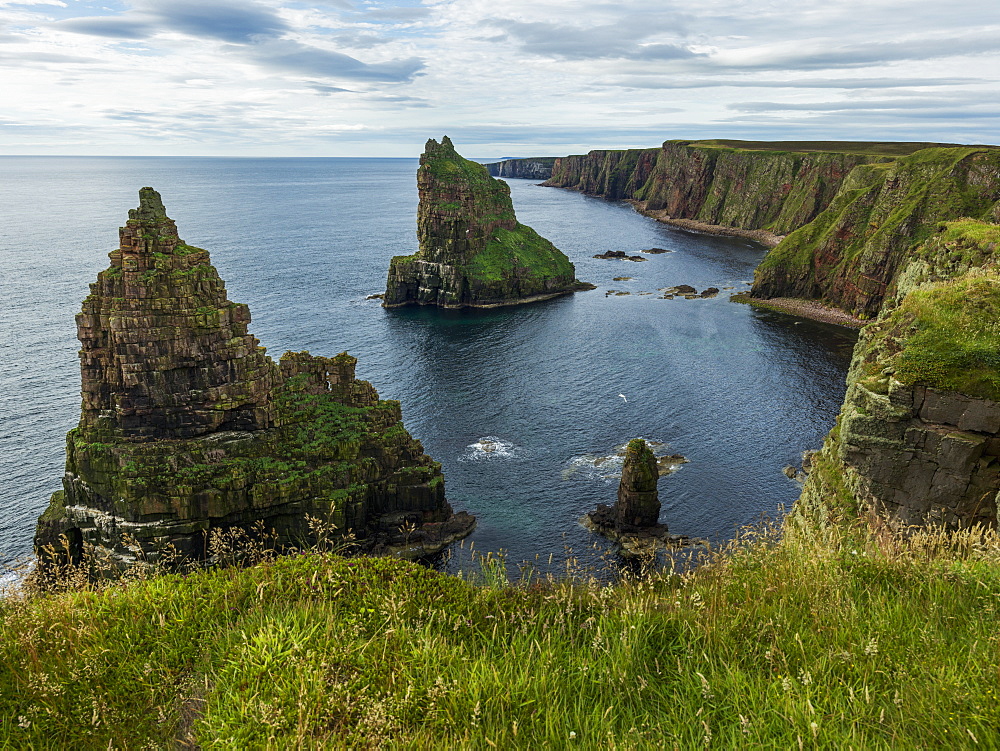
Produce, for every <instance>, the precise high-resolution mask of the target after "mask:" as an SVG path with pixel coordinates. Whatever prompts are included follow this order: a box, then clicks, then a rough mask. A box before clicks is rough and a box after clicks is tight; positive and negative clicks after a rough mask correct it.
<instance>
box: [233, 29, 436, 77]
mask: <svg viewBox="0 0 1000 751" xmlns="http://www.w3.org/2000/svg"><path fill="white" fill-rule="evenodd" d="M249 52H250V54H251V56H252V58H253V59H254V60H255V61H256V62H258V63H260V64H262V65H265V66H267V67H271V68H276V69H279V70H285V71H289V72H292V73H302V74H306V75H311V76H321V77H329V78H341V79H344V78H346V79H350V80H353V81H383V82H401V81H410V80H412V79H413V77H414V76H415V75H416V74H417V73H418V72H419V71H420V70H421V69H422V68H423V67H424V64H423V61H421V60H419V59H418V58H406V59H403V60H391V61H389V62H385V63H372V64H368V63H363V62H361V61H360V60H357V59H355V58H353V57H351V56H350V55H344V54H342V53H340V52H332V51H330V50H322V49H319V48H317V47H309V46H306V45H304V44H300V43H299V42H295V41H292V40H290V39H275V40H270V41H267V42H264V43H261V44H257V45H254V46H253V47H252V48H251V49H250V50H249Z"/></svg>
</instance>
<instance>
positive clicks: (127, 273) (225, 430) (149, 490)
mask: <svg viewBox="0 0 1000 751" xmlns="http://www.w3.org/2000/svg"><path fill="white" fill-rule="evenodd" d="M120 239H121V243H120V247H119V249H118V250H116V251H114V252H113V253H112V254H111V261H112V266H111V269H109V270H108V271H104V272H101V273H100V274H99V275H98V281H97V283H95V284H93V285H91V294H90V295H89V296H88V297H87V299H86V300H85V302H84V306H83V312H82V313H81V314H80V315H79V316H77V325H78V335H79V338H80V340H81V344H82V348H81V350H80V360H81V370H82V375H83V379H82V380H83V409H82V416H81V420H80V424H79V426H78V427H77V428H74V429H73V430H71V431H70V432H69V434H68V435H67V441H66V443H67V446H66V454H67V460H66V473H65V475H64V480H63V485H64V490H63V491H62V492H60V493H57V494H56V495H54V496H53V498H52V502H51V504H50V506H49V508H48V509H47V510H46V511H45V513H43V514H42V516H41V517H40V519H39V523H38V530H37V534H36V549H38V550H39V551H40V552H43V560H44V559H45V557H46V555H48V554H47V553H44V551H45V549H46V548H47V547H51V548H54V549H56V550H59V549H61V548H62V547H63V544H62V538H63V537H65V539H66V540H67V542H68V544H69V546H70V547H71V548H72V551H71V553H70V557H71V558H73V559H74V560H78V559H79V558H80V555H81V552H82V550H83V548H84V547H85V546H86V545H93V546H94V548H95V549H97V550H101V551H104V553H106V554H107V555H109V556H110V557H111V558H112V559H116V560H119V561H126V560H129V559H132V558H134V557H136V556H139V557H140V558H144V559H146V560H149V561H153V560H156V559H157V558H158V557H160V556H162V555H164V554H165V552H166V551H167V550H172V551H173V552H174V553H179V554H181V556H183V557H190V558H196V559H201V558H205V557H206V556H208V555H209V553H210V541H209V538H208V535H209V533H210V532H211V531H212V530H226V529H230V528H240V529H255V528H257V527H258V525H262V526H263V528H264V529H265V530H267V531H268V532H272V531H273V535H274V539H273V540H272V541H271V544H275V545H277V546H279V547H281V546H284V547H287V546H294V545H301V544H308V543H309V542H310V541H311V540H312V539H313V536H314V532H315V530H314V529H313V527H311V526H310V522H309V517H313V518H316V519H320V520H323V521H324V523H326V524H328V525H329V524H332V525H333V526H334V527H335V528H336V529H337V530H338V531H339V533H341V534H345V533H347V532H348V531H350V532H353V533H354V534H355V535H357V536H358V537H359V538H362V539H363V541H364V543H363V544H365V545H367V546H368V547H370V548H372V547H379V546H382V547H384V546H385V545H393V544H395V542H393V541H394V540H395V538H396V537H398V535H399V529H398V528H399V526H400V525H401V524H404V523H405V524H410V525H418V526H420V525H431V526H433V525H438V524H441V523H445V522H450V520H452V519H453V515H452V513H451V507H450V506H449V505H448V503H447V501H446V500H445V496H444V482H443V478H442V476H441V466H440V464H438V463H437V462H435V461H433V460H432V459H431V458H430V457H428V456H427V455H426V454H424V452H423V447H422V446H421V444H420V442H419V441H416V440H414V439H413V437H412V436H411V435H410V434H409V433H408V432H407V431H406V429H405V428H404V427H403V424H402V421H401V420H402V415H401V410H400V405H399V402H396V401H382V400H379V398H378V394H377V393H376V392H375V389H374V388H373V387H372V385H371V384H370V383H367V382H366V381H359V380H357V379H356V378H355V376H354V371H355V365H356V363H357V360H356V359H355V358H354V357H351V356H350V355H348V354H347V353H346V352H344V353H341V354H339V355H337V356H336V357H331V358H327V357H318V356H314V355H311V354H310V353H308V352H286V353H285V355H284V356H283V357H282V358H281V360H280V362H278V363H275V362H274V361H273V360H271V358H269V357H268V356H267V355H266V354H265V353H264V348H263V347H261V346H260V345H259V343H258V342H257V340H256V339H255V338H254V337H253V336H251V335H250V334H249V332H248V330H247V324H248V323H249V321H250V312H249V310H248V308H247V306H245V305H242V304H238V303H233V302H231V301H229V300H228V299H227V297H226V292H225V285H224V284H223V282H222V280H221V279H220V278H219V275H218V272H217V271H216V270H215V267H214V266H212V264H211V262H210V260H209V257H208V253H207V252H206V251H204V250H202V249H200V248H195V247H193V246H189V245H185V244H184V243H182V242H181V241H180V240H179V238H178V237H177V233H176V227H175V226H174V223H173V222H172V221H171V220H170V219H169V218H168V217H167V216H166V213H165V211H164V210H163V204H162V202H161V201H160V198H159V195H158V194H156V192H155V191H153V190H152V189H151V188H144V189H143V190H142V191H141V193H140V207H139V209H136V210H133V211H131V212H130V213H129V221H128V224H127V225H126V227H123V228H122V229H121V231H120ZM459 516H461V515H459ZM466 522H467V523H466ZM471 522H472V520H471V518H467V519H463V524H458V525H457V527H461V528H460V529H458V528H452V527H449V532H448V535H450V536H452V537H454V536H461V534H462V533H463V530H464V533H467V532H468V531H469V530H470V529H471ZM454 526H455V525H453V527H454ZM421 529H423V527H421ZM435 534H436V533H432V532H428V533H426V534H425V533H424V532H422V531H420V530H418V531H416V532H413V533H412V534H410V536H409V537H408V538H407V542H408V543H409V542H415V543H416V546H417V547H419V546H420V545H422V544H424V542H426V544H427V549H428V551H429V552H430V551H432V550H433V549H440V547H439V546H437V543H438V542H440V541H441V540H442V539H444V538H443V537H441V536H440V535H438V536H435ZM125 536H127V538H128V539H127V540H126V539H125Z"/></svg>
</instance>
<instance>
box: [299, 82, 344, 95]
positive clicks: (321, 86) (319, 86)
mask: <svg viewBox="0 0 1000 751" xmlns="http://www.w3.org/2000/svg"><path fill="white" fill-rule="evenodd" d="M309 88H310V89H312V90H313V91H315V92H316V93H317V94H319V95H320V96H330V94H341V93H350V91H351V90H350V89H342V88H340V87H339V86H329V85H327V84H325V83H316V82H313V83H310V84H309Z"/></svg>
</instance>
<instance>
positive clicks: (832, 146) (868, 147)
mask: <svg viewBox="0 0 1000 751" xmlns="http://www.w3.org/2000/svg"><path fill="white" fill-rule="evenodd" d="M687 143H689V144H691V145H692V146H704V147H707V148H720V147H721V148H728V149H736V150H743V151H793V152H824V153H837V154H870V155H872V156H908V155H909V154H912V153H914V152H916V151H920V150H921V149H929V148H935V147H943V148H967V145H965V144H958V143H932V142H927V143H924V142H908V141H737V140H731V139H724V138H719V139H711V140H706V141H687Z"/></svg>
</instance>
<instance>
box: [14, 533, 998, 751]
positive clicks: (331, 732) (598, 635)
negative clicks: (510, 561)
mask: <svg viewBox="0 0 1000 751" xmlns="http://www.w3.org/2000/svg"><path fill="white" fill-rule="evenodd" d="M772 532H773V530H772ZM480 565H481V568H480V569H479V571H478V572H477V573H474V574H469V575H467V576H466V577H465V578H464V579H463V578H458V577H452V576H447V575H443V574H440V573H436V572H433V571H430V570H428V569H425V568H422V567H420V566H417V565H414V564H409V563H403V562H399V561H395V560H388V559H347V558H341V557H338V556H336V555H333V554H319V553H310V554H304V555H299V556H296V557H290V558H283V559H279V560H271V561H266V562H264V563H262V564H260V565H256V566H252V567H248V568H228V569H216V570H210V571H199V572H193V573H190V574H187V575H179V574H176V575H166V576H157V577H154V578H149V579H145V580H137V581H131V582H120V583H115V584H105V585H102V586H101V587H100V588H93V587H89V586H87V585H84V586H83V587H82V588H81V589H76V590H73V591H66V592H63V593H61V594H47V595H38V594H34V595H33V594H31V593H24V592H22V593H20V594H18V595H15V596H13V597H8V598H7V599H5V600H3V601H0V719H2V722H0V745H2V746H4V747H7V748H36V747H37V748H48V747H60V748H94V749H98V748H100V749H104V748H108V747H109V746H110V747H118V748H141V747H169V746H173V745H176V746H181V747H186V746H194V745H195V744H197V745H198V746H200V747H204V748H373V749H374V748H470V749H471V748H486V747H490V748H492V747H498V748H571V747H580V748H654V747H655V748H663V747H666V748H674V747H676V748H703V747H710V748H800V747H802V748H845V749H846V748H851V747H853V748H901V749H902V748H926V747H936V748H970V747H977V744H978V745H979V746H982V747H984V748H985V747H989V746H990V744H991V743H992V742H993V740H994V739H995V738H996V733H997V728H998V726H1000V702H998V701H997V698H998V693H997V692H998V676H997V672H996V662H995V656H996V647H997V642H996V635H997V633H1000V542H998V539H997V537H996V535H995V534H993V533H990V534H974V533H965V534H964V535H952V536H942V535H930V534H924V535H922V536H917V537H915V538H911V539H910V540H909V541H903V540H900V539H898V538H887V537H885V536H880V535H876V534H872V533H869V532H866V531H865V530H864V529H863V528H861V527H854V528H850V527H847V526H831V525H826V524H823V523H820V522H810V521H807V520H806V518H805V516H803V515H796V516H794V517H792V518H790V519H789V521H788V522H786V525H785V530H784V536H783V539H780V540H779V539H778V538H777V537H776V536H775V535H774V534H771V533H768V531H767V530H764V531H762V532H761V533H759V534H755V535H748V536H745V537H744V538H743V539H741V540H740V541H738V542H737V543H735V544H734V545H733V546H732V547H731V548H730V549H729V550H728V551H725V552H723V553H721V554H719V555H716V556H714V557H712V558H711V559H710V560H708V561H707V562H706V563H705V564H704V565H702V566H701V567H700V568H697V569H695V570H693V571H692V572H690V573H688V574H685V575H683V576H680V575H675V574H671V573H669V572H663V573H653V574H650V575H649V576H647V577H644V578H642V579H639V580H626V581H623V582H621V583H619V584H616V585H613V586H608V585H602V584H600V583H598V582H596V581H592V580H589V581H588V580H581V579H579V578H577V579H568V580H563V581H554V580H551V579H541V580H538V579H534V580H533V579H531V578H530V577H529V578H526V579H524V580H522V581H520V582H517V583H508V582H507V581H506V578H505V575H504V573H503V572H504V568H503V566H501V565H499V563H498V561H497V560H496V559H495V558H493V559H490V558H487V559H482V560H481V564H480Z"/></svg>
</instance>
